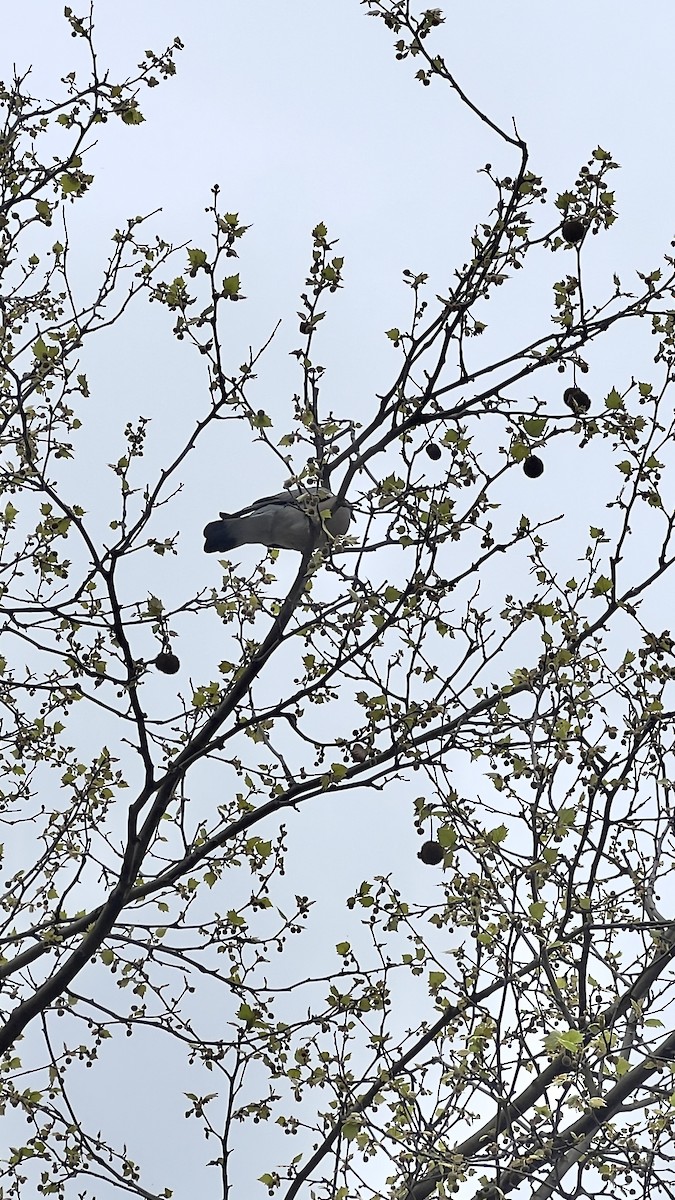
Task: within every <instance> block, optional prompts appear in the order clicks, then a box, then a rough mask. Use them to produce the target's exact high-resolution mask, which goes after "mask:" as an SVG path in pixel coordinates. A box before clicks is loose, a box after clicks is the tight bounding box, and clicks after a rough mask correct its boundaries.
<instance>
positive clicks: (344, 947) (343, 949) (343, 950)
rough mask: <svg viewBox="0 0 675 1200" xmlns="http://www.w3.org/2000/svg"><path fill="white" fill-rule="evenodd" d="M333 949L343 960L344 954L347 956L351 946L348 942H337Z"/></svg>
mask: <svg viewBox="0 0 675 1200" xmlns="http://www.w3.org/2000/svg"><path fill="white" fill-rule="evenodd" d="M335 949H336V950H337V952H338V954H341V955H342V956H343V958H344V956H345V954H349V951H350V950H351V946H350V944H349V942H338V944H337V946H336V947H335Z"/></svg>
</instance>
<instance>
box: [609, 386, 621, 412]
mask: <svg viewBox="0 0 675 1200" xmlns="http://www.w3.org/2000/svg"><path fill="white" fill-rule="evenodd" d="M605 408H609V409H614V408H623V399H622V397H621V396H620V395H619V393H618V392H617V390H616V388H612V390H611V392H610V393H609V395H608V396H605Z"/></svg>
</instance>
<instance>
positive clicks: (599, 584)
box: [592, 575, 612, 596]
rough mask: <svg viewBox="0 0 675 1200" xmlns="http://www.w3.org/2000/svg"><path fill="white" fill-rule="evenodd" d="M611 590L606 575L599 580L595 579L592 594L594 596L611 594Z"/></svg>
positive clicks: (610, 582)
mask: <svg viewBox="0 0 675 1200" xmlns="http://www.w3.org/2000/svg"><path fill="white" fill-rule="evenodd" d="M611 590H612V581H611V579H608V578H607V576H606V575H601V576H600V578H599V579H596V581H595V583H594V584H593V593H592V594H593V595H594V596H604V595H605V594H606V593H607V592H611Z"/></svg>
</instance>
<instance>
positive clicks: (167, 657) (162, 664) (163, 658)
mask: <svg viewBox="0 0 675 1200" xmlns="http://www.w3.org/2000/svg"><path fill="white" fill-rule="evenodd" d="M155 666H156V667H157V670H158V671H161V672H162V675H175V674H176V672H177V671H180V659H179V658H177V657H176V655H175V654H172V653H171V651H170V650H162V652H161V654H158V655H157V658H156V659H155Z"/></svg>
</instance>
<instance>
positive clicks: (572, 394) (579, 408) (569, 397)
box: [563, 387, 591, 416]
mask: <svg viewBox="0 0 675 1200" xmlns="http://www.w3.org/2000/svg"><path fill="white" fill-rule="evenodd" d="M563 403H564V404H566V405H567V407H568V408H571V409H572V412H573V413H574V414H575V416H576V414H577V413H587V412H588V410H589V408H590V407H591V398H590V396H589V395H587V393H586V392H583V391H582V390H581V388H578V387H568V388H565V391H564V392H563Z"/></svg>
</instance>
